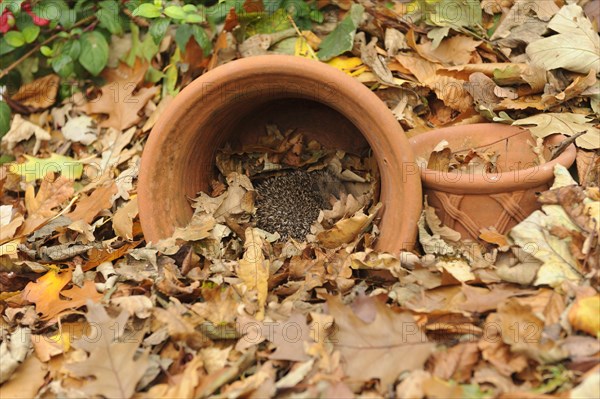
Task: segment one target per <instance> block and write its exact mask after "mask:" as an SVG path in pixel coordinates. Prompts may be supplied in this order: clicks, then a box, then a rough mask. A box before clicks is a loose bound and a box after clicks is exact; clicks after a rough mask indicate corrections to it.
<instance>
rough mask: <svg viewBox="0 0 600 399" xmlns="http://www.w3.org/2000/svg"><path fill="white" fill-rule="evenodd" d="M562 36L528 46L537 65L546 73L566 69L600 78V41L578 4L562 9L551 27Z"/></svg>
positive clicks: (528, 52)
mask: <svg viewBox="0 0 600 399" xmlns="http://www.w3.org/2000/svg"><path fill="white" fill-rule="evenodd" d="M548 28H550V29H552V30H553V31H555V32H558V34H555V35H552V36H549V37H545V38H543V39H540V40H537V41H535V42H533V43H530V44H529V46H527V55H528V56H529V57H530V58H531V61H532V63H533V64H536V65H540V66H542V67H544V68H546V69H556V68H565V69H567V70H569V71H573V72H579V73H585V74H587V73H588V72H590V71H591V70H592V71H594V74H597V73H598V71H599V68H600V38H598V33H597V32H596V31H595V30H594V28H593V26H592V23H591V22H590V20H589V19H587V17H586V16H585V15H584V14H583V10H582V9H581V7H580V6H578V5H577V4H569V5H566V6H564V7H563V8H561V9H560V11H559V12H558V13H557V14H556V15H555V16H554V18H552V20H551V21H550V23H549V24H548Z"/></svg>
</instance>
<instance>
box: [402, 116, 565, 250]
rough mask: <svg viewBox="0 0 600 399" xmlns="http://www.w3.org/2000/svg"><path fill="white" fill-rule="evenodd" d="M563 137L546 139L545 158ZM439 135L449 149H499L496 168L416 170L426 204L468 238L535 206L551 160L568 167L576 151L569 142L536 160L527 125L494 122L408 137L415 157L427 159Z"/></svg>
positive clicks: (505, 225) (504, 226) (507, 225)
mask: <svg viewBox="0 0 600 399" xmlns="http://www.w3.org/2000/svg"><path fill="white" fill-rule="evenodd" d="M564 139H565V137H564V136H562V135H554V136H551V137H548V138H547V139H546V141H545V144H544V146H545V151H544V152H545V153H544V156H545V159H550V148H549V147H550V146H552V145H556V144H558V143H560V142H561V141H562V140H564ZM442 140H446V141H448V143H449V148H450V149H451V150H452V151H453V152H456V151H458V150H469V149H471V148H475V149H476V150H478V151H488V150H490V151H497V153H498V154H499V155H500V156H499V158H498V163H497V166H498V173H486V172H483V171H482V172H478V173H469V172H466V171H465V172H461V171H453V172H440V171H436V170H431V169H422V170H421V180H422V182H423V188H424V193H425V195H427V198H428V202H429V205H431V206H433V207H434V208H435V209H436V213H437V214H438V216H439V217H440V219H441V220H442V222H443V223H444V224H445V225H446V226H448V227H451V228H453V229H454V230H457V231H458V232H459V233H461V235H462V237H463V238H472V239H477V238H478V236H479V234H480V229H481V228H488V227H495V228H496V230H498V231H499V232H500V233H506V232H507V231H508V230H510V229H511V228H512V227H513V226H515V225H516V224H517V223H519V222H520V221H522V220H523V219H525V218H526V217H527V216H528V215H530V214H531V213H532V212H533V211H535V210H536V209H539V208H540V205H539V204H538V202H537V201H536V192H540V191H544V190H547V189H548V188H549V187H550V185H551V183H552V180H553V178H554V174H553V170H554V165H556V164H558V163H560V164H561V165H563V166H565V167H567V168H568V167H570V166H571V164H572V163H573V161H574V160H575V152H576V151H575V146H573V145H570V146H569V147H568V148H567V149H566V150H565V151H564V152H563V153H562V154H561V155H560V156H558V157H557V158H556V159H554V160H552V161H550V162H546V163H543V164H541V165H538V164H537V162H536V155H535V153H534V152H533V151H532V149H531V146H530V145H529V144H528V143H527V142H528V141H529V142H530V143H532V144H534V143H535V139H534V138H532V136H531V133H530V132H529V130H526V129H522V128H519V127H516V126H508V125H501V124H493V123H482V124H474V125H464V126H453V127H448V128H443V129H437V130H434V131H431V132H427V133H423V134H420V135H418V136H415V137H413V138H411V139H410V144H411V146H412V147H413V151H414V152H415V156H416V157H420V158H424V159H426V160H427V159H429V155H430V154H431V152H432V150H433V149H434V148H435V146H436V145H437V144H438V143H439V142H441V141H442Z"/></svg>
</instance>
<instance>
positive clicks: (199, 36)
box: [192, 25, 212, 56]
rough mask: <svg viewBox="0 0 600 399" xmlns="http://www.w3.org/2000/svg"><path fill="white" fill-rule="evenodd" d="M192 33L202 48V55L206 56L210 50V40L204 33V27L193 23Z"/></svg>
mask: <svg viewBox="0 0 600 399" xmlns="http://www.w3.org/2000/svg"><path fill="white" fill-rule="evenodd" d="M192 34H193V35H194V39H195V40H196V43H198V45H199V46H200V47H201V48H202V52H203V53H204V55H205V56H207V55H208V54H209V53H210V52H211V50H212V42H211V40H210V38H209V37H208V35H207V34H206V31H205V30H204V28H203V27H201V26H198V25H193V27H192Z"/></svg>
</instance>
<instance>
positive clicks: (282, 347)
mask: <svg viewBox="0 0 600 399" xmlns="http://www.w3.org/2000/svg"><path fill="white" fill-rule="evenodd" d="M269 327H270V328H272V330H270V333H269V335H268V336H267V339H268V340H269V341H271V342H273V343H274V344H275V346H277V350H276V351H275V352H273V353H272V354H271V355H270V356H269V359H271V360H290V361H293V362H303V361H306V360H308V359H309V356H308V355H307V354H306V351H305V349H304V348H305V344H306V343H310V342H313V341H312V339H311V338H310V333H311V330H310V329H309V328H308V325H307V324H306V317H305V316H303V315H302V314H300V313H294V314H292V315H291V316H290V318H289V319H287V320H286V321H283V322H276V323H274V324H272V323H269Z"/></svg>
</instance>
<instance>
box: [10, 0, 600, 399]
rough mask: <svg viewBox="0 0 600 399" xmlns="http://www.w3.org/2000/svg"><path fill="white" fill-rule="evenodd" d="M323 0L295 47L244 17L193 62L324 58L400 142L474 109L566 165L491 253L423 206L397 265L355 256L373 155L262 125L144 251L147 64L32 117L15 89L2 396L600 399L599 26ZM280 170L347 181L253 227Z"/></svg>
mask: <svg viewBox="0 0 600 399" xmlns="http://www.w3.org/2000/svg"><path fill="white" fill-rule="evenodd" d="M324 3H327V6H326V7H325V8H324V10H326V13H325V14H326V20H325V21H323V23H321V24H314V25H313V28H312V30H313V32H310V31H302V35H303V36H302V37H298V36H297V34H296V33H295V31H292V30H290V28H291V27H292V26H290V24H287V25H285V26H282V27H280V28H281V29H279V28H275V27H270V28H269V29H270V30H269V29H267V28H265V27H264V26H262V25H261V26H259V25H258V24H255V25H253V24H254V23H249V24H248V26H249V28H250V29H249V30H248V36H249V37H247V38H246V40H240V38H239V36H238V37H235V36H234V35H232V33H231V32H230V31H227V30H224V31H223V32H222V33H220V35H219V37H218V38H217V40H216V46H215V47H216V50H215V52H214V53H213V54H214V55H213V56H212V57H210V58H208V59H207V61H206V63H205V64H204V65H205V66H204V67H205V68H212V67H214V66H216V65H218V64H220V63H223V62H226V61H228V60H230V59H232V58H234V57H235V54H236V50H237V51H238V53H239V54H241V55H243V56H251V55H255V54H264V53H268V52H285V51H291V52H292V53H295V54H296V55H297V56H305V57H313V56H317V57H320V58H321V59H322V60H324V61H325V60H327V59H329V60H328V61H327V62H328V63H330V64H331V65H332V66H335V67H337V68H339V69H341V70H344V71H345V72H347V73H348V74H350V75H352V76H354V77H355V78H356V79H358V80H359V81H361V82H363V83H365V84H367V85H369V86H370V87H372V88H373V89H374V90H375V92H376V93H377V95H378V96H379V97H380V98H381V99H382V100H383V101H385V102H386V104H387V105H388V106H389V108H390V109H391V111H392V112H393V113H394V115H395V116H396V118H397V119H398V121H399V123H400V124H401V125H402V126H403V127H404V128H405V130H406V131H407V134H408V135H415V134H426V131H428V130H430V129H431V127H432V126H434V127H440V126H444V125H451V124H457V123H468V122H478V121H483V120H486V119H487V120H494V121H497V122H503V123H509V124H514V125H522V126H527V127H528V128H530V129H531V131H532V133H533V134H534V135H535V136H537V137H540V138H543V137H546V136H548V135H550V134H553V133H557V132H561V133H563V134H566V135H570V136H576V135H578V136H577V137H574V138H575V142H576V144H577V145H578V147H579V148H578V158H577V167H576V172H575V171H574V170H571V171H567V170H566V169H564V168H557V169H556V170H555V175H556V179H555V184H554V186H553V187H552V188H551V189H550V190H549V191H547V192H544V193H542V194H541V195H540V198H539V200H540V202H541V203H542V204H543V205H542V209H541V210H539V211H536V212H534V213H533V214H531V215H530V216H529V217H528V218H527V219H526V220H525V221H523V222H522V223H521V224H519V225H518V226H516V227H515V228H514V229H513V230H512V231H511V232H509V233H508V234H506V235H503V234H500V233H498V232H495V231H493V230H487V231H482V234H481V237H480V238H481V239H482V240H483V241H484V242H486V243H487V244H485V245H483V244H476V243H472V242H468V241H463V240H461V239H460V235H458V233H456V232H455V231H453V230H451V229H449V228H448V227H445V226H443V225H442V224H441V221H440V220H439V218H438V217H437V215H436V214H435V212H434V210H433V209H432V208H430V207H428V206H425V209H424V212H423V215H422V217H421V220H420V222H419V225H418V229H419V245H418V248H416V249H415V251H413V252H403V253H400V254H397V255H392V254H386V253H379V252H376V251H374V250H373V249H372V248H373V242H374V240H375V239H376V236H377V228H376V225H377V223H376V222H377V219H376V215H377V210H378V207H377V203H376V201H372V203H370V204H368V201H369V200H371V199H372V198H362V199H361V194H363V193H364V192H365V190H366V191H371V192H372V193H376V191H377V189H376V187H371V185H370V184H369V183H368V182H369V181H376V180H377V179H376V178H374V179H369V178H366V177H368V174H369V170H372V167H373V165H372V163H373V162H372V160H370V159H369V158H361V157H356V156H353V155H351V154H342V153H339V152H327V151H323V149H322V148H320V147H319V146H318V145H317V144H315V143H306V142H304V141H303V140H302V137H300V136H298V135H295V134H294V133H293V132H284V133H281V132H278V131H277V130H276V129H275V127H267V131H268V132H269V133H270V136H269V135H267V136H266V140H270V141H269V142H268V143H267V144H268V145H267V147H268V150H264V148H263V149H262V150H260V151H254V152H253V153H250V154H249V153H248V152H246V153H245V154H239V153H238V152H236V151H233V150H231V149H228V148H225V149H223V150H222V151H221V152H220V153H219V155H218V157H217V162H216V167H217V168H218V170H219V171H220V172H221V175H222V177H223V178H222V179H221V180H216V181H215V182H214V184H213V185H212V190H211V192H210V193H208V194H210V195H207V194H202V195H200V196H198V197H197V198H196V199H194V200H193V201H192V204H193V207H194V208H195V214H194V217H193V219H192V222H191V223H190V225H189V226H188V227H186V228H182V229H179V230H178V231H176V232H175V234H174V235H173V237H171V238H170V239H166V240H163V241H162V242H160V243H158V244H156V245H144V242H143V236H142V232H141V229H140V225H139V221H138V218H137V197H136V184H137V181H136V178H137V173H138V172H137V171H138V166H139V160H140V155H141V151H142V149H143V145H144V142H145V140H146V137H147V134H148V132H149V131H150V129H151V128H152V126H153V124H154V123H155V122H156V119H157V118H158V116H159V115H160V113H161V112H162V110H163V109H164V107H165V106H166V104H168V102H169V101H170V99H171V98H172V97H171V96H170V95H168V94H166V93H167V91H165V90H162V91H161V89H160V87H159V86H156V87H154V86H148V85H144V83H143V78H144V76H145V75H146V73H147V71H148V66H149V65H148V63H147V62H145V61H141V59H139V60H138V61H136V62H135V64H132V65H131V66H129V67H128V66H126V65H125V64H121V65H120V66H119V67H118V68H116V69H107V70H106V71H105V72H104V73H103V76H104V78H105V80H106V82H107V85H106V86H103V87H101V88H100V89H99V93H100V94H102V95H103V96H104V100H102V99H100V100H99V101H87V100H86V99H85V98H83V97H79V98H77V97H76V98H74V99H73V101H72V102H65V103H64V104H59V105H56V106H53V107H51V108H48V107H50V106H51V105H52V104H53V103H54V101H51V102H49V103H48V104H46V103H45V104H39V103H36V102H35V99H34V100H31V99H29V98H28V97H23V94H15V95H13V96H12V99H13V100H14V101H13V102H15V103H20V104H23V108H22V110H23V112H22V113H23V115H19V114H17V115H15V116H14V117H13V119H12V122H11V123H12V124H11V129H10V131H9V132H8V133H7V134H6V135H5V136H4V137H3V139H2V148H3V151H6V154H9V155H10V156H11V157H13V158H14V159H15V160H16V162H14V163H10V164H4V165H3V166H2V169H1V170H0V189H1V193H2V206H1V207H0V223H1V226H2V229H1V230H0V253H1V255H2V256H1V257H0V284H1V293H0V300H1V302H0V309H1V310H2V318H1V319H0V323H1V326H2V329H1V331H2V336H1V338H2V343H1V344H0V353H1V354H2V362H1V364H0V383H1V384H2V385H0V393H1V396H2V397H3V398H4V397H7V398H8V397H34V396H36V395H38V396H39V397H58V396H61V397H92V396H95V397H119V398H121V397H136V398H142V397H148V398H156V397H178V398H179V397H181V398H184V397H209V396H217V397H231V398H235V397H273V396H277V397H298V396H301V397H318V396H323V397H352V396H355V395H360V396H370V397H393V396H396V397H399V398H421V397H428V398H448V397H482V398H484V397H503V398H523V397H573V398H575V397H598V396H600V395H599V393H598V388H597V387H598V386H599V385H600V383H599V382H600V367H599V365H598V359H599V353H600V344H599V341H598V335H599V334H600V320H599V316H598V315H599V314H600V309H599V308H600V295H599V294H598V267H599V265H598V262H599V261H598V259H599V258H600V253H599V252H600V250H599V246H598V236H599V234H600V223H599V220H600V217H598V215H599V214H600V206H599V205H598V204H600V192H599V190H598V177H599V176H600V160H599V159H600V158H599V156H598V152H597V149H598V147H600V142H599V141H600V136H599V134H598V132H599V130H598V125H597V123H598V119H597V114H595V113H596V112H597V111H598V97H597V92H595V91H594V89H593V88H594V87H595V86H596V85H597V80H596V74H597V72H598V70H597V68H595V65H597V63H595V62H596V60H597V57H596V56H595V55H594V54H596V55H597V54H598V51H597V49H598V40H597V38H598V37H597V32H596V31H594V29H597V26H595V27H594V25H593V24H592V23H591V22H590V21H589V20H588V19H587V17H586V16H585V15H584V13H583V11H582V9H581V8H580V7H579V6H577V5H575V4H571V5H564V4H562V2H561V1H557V2H546V1H532V2H529V3H531V4H534V5H536V7H530V8H526V12H524V13H523V11H522V10H523V9H524V8H523V7H524V4H525V3H527V1H523V0H516V1H503V2H500V1H487V0H486V1H482V2H481V4H480V5H481V7H479V5H477V7H476V8H475V9H474V10H475V11H477V12H476V13H475V14H470V15H478V16H479V17H478V20H477V21H467V20H458V21H456V20H453V21H449V20H446V19H444V15H443V14H435V13H433V14H428V16H427V17H426V18H425V19H424V20H422V21H421V22H419V23H417V24H414V23H412V22H406V21H413V20H415V19H400V18H398V16H402V15H410V10H409V8H410V7H408V6H407V4H408V5H411V4H413V3H414V4H417V2H411V3H407V2H394V3H392V4H391V6H390V7H388V8H384V7H381V6H380V5H377V4H374V3H371V2H361V5H360V6H358V5H356V4H355V5H354V6H352V3H353V2H345V1H333V2H324ZM329 3H331V4H329ZM440 3H443V2H440ZM472 3H474V4H475V3H477V2H472ZM529 3H527V4H529ZM580 3H588V2H586V1H583V2H580ZM589 3H594V1H590V2H589ZM596 3H597V2H596ZM582 5H584V4H582ZM351 6H352V7H351ZM471 6H472V4H470V5H468V7H471ZM465 7H466V6H465ZM585 9H586V10H587V9H588V8H587V7H585ZM347 10H350V11H347ZM474 10H471V11H474ZM519 12H521V14H518V13H519ZM465 15H467V14H465ZM517 17H521V18H526V19H527V23H525V24H515V23H514V21H516V20H517V19H518V18H517ZM515 18H517V19H515ZM590 18H592V17H591V16H590ZM233 20H234V19H232V18H230V19H229V20H228V23H229V25H231V24H235V23H234V22H232V21H233ZM398 21H402V22H398ZM573 21H579V23H576V24H574V23H573ZM238 22H239V21H238ZM244 23H245V22H244ZM596 23H597V22H596ZM226 25H227V23H226ZM475 26H479V27H481V26H484V27H485V28H486V29H490V31H489V32H488V33H487V35H488V36H487V37H484V34H483V33H482V32H480V31H478V30H477V29H478V28H475ZM357 28H358V29H357ZM546 28H548V29H549V32H550V33H547V32H546ZM333 31H334V32H333ZM365 32H367V33H368V35H369V36H366V35H365ZM590 32H591V33H592V35H590ZM329 33H331V35H329V36H327V37H329V39H326V40H321V39H322V38H323V37H324V36H326V35H327V34H329ZM336 35H338V36H340V37H341V36H344V37H345V38H346V36H348V37H350V36H351V38H352V39H354V40H353V41H352V40H350V41H349V42H348V41H347V40H345V39H344V40H334V39H335V38H336ZM367 37H370V38H371V39H370V40H369V41H368V43H367ZM488 37H489V38H488ZM374 38H378V39H379V40H378V41H377V40H373V39H374ZM286 40H287V41H288V42H290V43H291V44H292V46H291V47H290V46H288V47H287V48H288V49H290V50H286V47H285V46H284V45H282V44H281V43H283V42H285V41H286ZM571 42H576V43H577V46H571V47H570V50H569V53H568V54H562V53H561V54H560V57H558V58H557V57H553V56H552V51H556V50H554V49H556V48H557V47H558V46H559V45H560V44H564V43H571ZM265 47H266V48H265ZM165 48H169V47H168V43H166V47H165ZM590 50H592V51H590ZM165 51H166V50H165ZM344 52H346V53H345V54H342V53H344ZM350 52H351V53H350ZM186 54H187V55H185V57H187V58H185V60H184V61H185V62H190V65H192V64H194V65H199V64H202V63H203V62H204V61H202V60H201V59H200V60H195V61H196V62H195V63H194V62H191V60H190V57H191V55H190V54H194V53H193V51H192V50H189V52H187V53H186ZM340 54H342V55H340ZM563 55H564V57H562V56H563ZM594 57H596V58H594ZM157 62H160V60H158V58H157V59H153V60H152V63H153V67H156V66H157ZM169 65H170V64H169ZM179 72H180V74H181V76H180V77H181V82H183V83H185V82H189V81H190V80H191V76H192V75H191V74H190V72H186V71H185V70H181V71H179ZM44 79H46V80H48V79H56V76H55V75H54V76H53V77H46V78H44ZM115 83H116V85H115V86H110V84H115ZM124 83H126V84H124ZM45 84H47V83H44V82H39V81H38V82H37V83H32V86H30V87H28V88H25V89H31V88H32V87H41V86H43V85H45ZM36 85H37V86H36ZM111 87H112V88H111ZM114 87H117V88H119V89H118V91H115V90H114ZM448 87H455V88H457V87H458V88H460V89H459V90H458V91H454V90H447V88H448ZM25 89H24V90H22V92H23V93H26V92H27V90H25ZM173 94H174V93H173ZM54 96H56V93H54ZM34 97H35V96H34ZM100 98H102V97H100ZM131 99H134V100H136V101H129V100H131ZM32 101H33V102H32ZM13 105H14V104H13ZM44 108H48V109H47V110H45V111H43V109H44ZM32 110H33V113H31V112H32ZM540 111H545V112H543V113H540ZM582 132H584V133H583V134H582ZM247 150H248V149H247ZM442 151H443V150H442ZM3 154H4V152H3ZM265 154H267V155H265ZM447 155H448V154H445V155H444V157H443V158H440V159H438V160H437V161H436V162H438V163H442V164H446V163H448V156H447ZM473 155H477V156H478V157H479V158H483V159H485V162H486V164H485V165H486V166H485V167H489V166H490V165H492V166H493V159H491V158H493V154H483V153H480V154H479V153H475V154H473ZM438 158H439V157H438ZM457 161H458V163H459V164H460V163H461V162H463V160H457ZM452 162H454V161H452ZM282 164H283V165H286V166H289V167H304V168H308V169H309V168H324V167H328V168H330V169H333V170H334V171H335V172H336V173H337V174H339V176H341V177H343V179H344V181H345V182H347V183H349V182H351V183H352V184H351V185H349V187H348V192H349V193H353V194H355V195H347V196H345V197H344V198H342V199H341V200H337V201H335V202H334V203H333V204H332V209H330V210H325V211H323V212H322V213H321V222H323V224H321V223H317V224H316V225H315V226H314V229H313V231H312V233H313V234H312V237H309V240H308V242H305V243H299V242H295V241H286V240H279V241H278V240H277V237H276V236H275V235H273V234H270V233H269V232H264V231H259V230H257V229H256V228H253V227H252V226H249V225H248V222H249V221H251V216H250V215H251V214H252V210H253V204H254V194H253V192H254V186H253V181H252V180H251V179H250V178H253V177H256V176H257V175H260V174H263V175H264V174H265V173H267V174H273V173H279V170H277V169H276V168H278V167H279V166H277V165H282ZM575 173H576V174H577V175H578V180H577V181H575V180H573V178H572V177H571V175H572V174H575ZM375 176H376V174H375ZM365 180H366V181H367V183H364V181H365ZM361 184H362V186H361ZM352 187H353V189H356V190H358V192H353V191H352V189H351V188H352ZM371 196H372V194H371ZM367 197H368V196H367ZM367 205H369V206H367ZM319 225H320V226H321V227H320V228H319V227H318V226H319ZM532 248H535V250H532Z"/></svg>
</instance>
